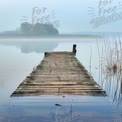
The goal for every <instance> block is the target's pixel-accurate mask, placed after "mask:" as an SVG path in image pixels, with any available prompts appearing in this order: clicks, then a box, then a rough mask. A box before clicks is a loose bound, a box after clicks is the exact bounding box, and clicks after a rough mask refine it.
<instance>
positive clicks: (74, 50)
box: [72, 44, 77, 55]
mask: <svg viewBox="0 0 122 122" xmlns="http://www.w3.org/2000/svg"><path fill="white" fill-rule="evenodd" d="M72 52H73V53H74V54H75V55H76V52H77V50H76V44H74V45H73V50H72Z"/></svg>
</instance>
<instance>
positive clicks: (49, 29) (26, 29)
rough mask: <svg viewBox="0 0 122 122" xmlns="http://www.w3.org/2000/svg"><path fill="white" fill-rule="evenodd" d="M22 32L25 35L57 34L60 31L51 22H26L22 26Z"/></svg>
mask: <svg viewBox="0 0 122 122" xmlns="http://www.w3.org/2000/svg"><path fill="white" fill-rule="evenodd" d="M19 30H20V32H21V33H22V34H24V35H38V36H39V35H57V34H59V31H58V30H57V29H56V28H55V27H53V25H51V24H41V23H36V24H30V23H28V22H24V23H22V24H21V26H20V29H19Z"/></svg>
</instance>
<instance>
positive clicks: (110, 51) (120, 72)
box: [97, 38, 122, 103]
mask: <svg viewBox="0 0 122 122" xmlns="http://www.w3.org/2000/svg"><path fill="white" fill-rule="evenodd" d="M113 41H114V42H113ZM97 48H98V55H99V80H100V84H101V85H102V86H103V87H104V88H105V90H106V92H107V94H108V95H110V96H111V97H112V98H113V101H114V102H118V103H122V40H121V39H120V38H118V39H116V38H114V39H111V38H106V39H105V40H104V44H103V46H102V47H101V48H100V47H99V45H98V42H97Z"/></svg>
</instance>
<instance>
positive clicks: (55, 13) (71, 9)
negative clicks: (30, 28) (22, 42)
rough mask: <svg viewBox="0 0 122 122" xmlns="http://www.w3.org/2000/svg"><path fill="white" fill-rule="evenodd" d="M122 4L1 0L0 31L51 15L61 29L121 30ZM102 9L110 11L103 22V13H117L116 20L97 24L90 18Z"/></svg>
mask: <svg viewBox="0 0 122 122" xmlns="http://www.w3.org/2000/svg"><path fill="white" fill-rule="evenodd" d="M104 1H107V2H104ZM99 5H101V6H100V7H98V6H99ZM121 6H122V4H121V0H85V1H83V0H21V1H19V0H0V16H1V17H0V31H6V30H15V29H16V28H17V27H19V26H20V24H21V23H22V22H25V21H26V22H30V23H32V20H33V22H36V21H37V19H38V21H43V22H45V21H46V20H45V18H46V17H47V18H48V20H49V21H50V22H51V23H53V24H54V25H55V26H56V27H58V30H59V31H60V32H61V33H72V32H111V31H115V32H121V31H122V30H121V26H120V25H121V24H122V13H121V12H122V9H121ZM34 8H35V9H34ZM44 8H46V10H45V12H44ZM113 8H115V9H113ZM100 10H101V13H102V12H106V11H107V12H109V13H107V12H106V13H104V14H103V13H102V15H101V16H102V19H101V21H102V23H104V22H106V20H105V18H103V16H106V18H108V17H110V16H111V15H113V14H114V16H112V17H113V18H114V21H111V22H108V23H105V24H104V25H102V24H100V26H98V27H97V28H93V24H91V23H90V21H91V20H92V19H93V20H94V19H95V18H97V17H99V15H98V13H99V11H100ZM42 11H43V12H42ZM33 12H34V16H33V17H34V18H32V13H33ZM37 13H38V14H37ZM120 13H121V14H120ZM94 15H95V16H94ZM119 15H121V16H119ZM112 17H111V18H112ZM39 19H40V20H39ZM57 22H58V24H57ZM94 24H95V23H94Z"/></svg>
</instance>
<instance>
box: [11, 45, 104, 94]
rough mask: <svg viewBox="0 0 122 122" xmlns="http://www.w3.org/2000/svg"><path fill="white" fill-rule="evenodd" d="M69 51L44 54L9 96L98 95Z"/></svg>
mask: <svg viewBox="0 0 122 122" xmlns="http://www.w3.org/2000/svg"><path fill="white" fill-rule="evenodd" d="M75 54H76V45H74V47H73V51H72V52H46V53H45V57H44V59H43V60H42V62H41V63H40V64H39V65H38V66H37V67H36V68H35V69H34V70H33V71H32V72H31V73H30V75H29V76H27V77H26V78H25V80H24V81H23V82H22V83H21V84H20V85H19V87H18V88H17V89H16V90H15V91H14V92H13V93H12V95H11V96H32V95H34V96H35V95H65V94H68V95H100V96H106V93H105V91H103V90H102V89H101V88H100V86H99V85H98V84H97V83H96V82H95V81H94V79H93V78H92V77H91V76H90V75H89V73H88V71H87V70H86V69H85V68H84V66H83V65H82V64H81V63H80V62H79V61H78V59H77V58H76V57H75Z"/></svg>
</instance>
